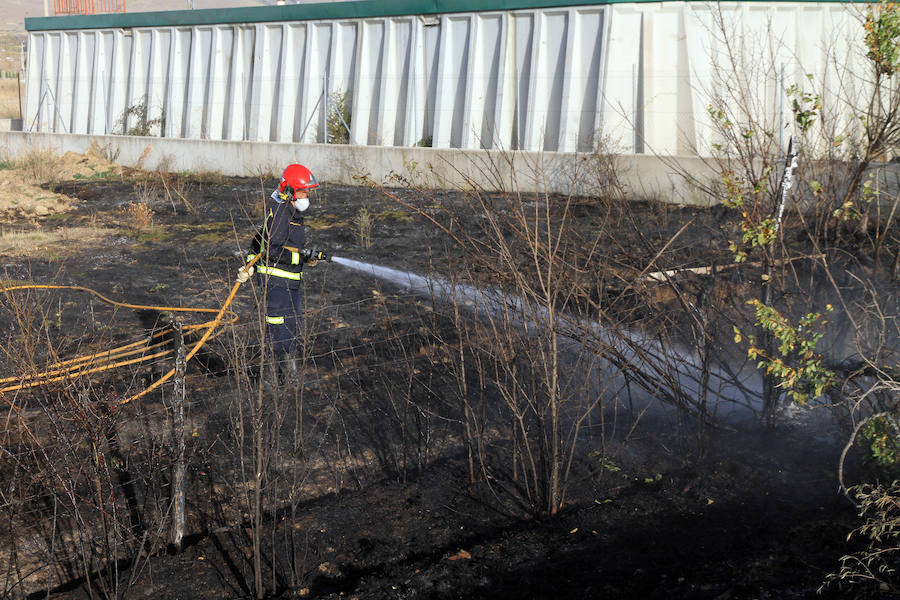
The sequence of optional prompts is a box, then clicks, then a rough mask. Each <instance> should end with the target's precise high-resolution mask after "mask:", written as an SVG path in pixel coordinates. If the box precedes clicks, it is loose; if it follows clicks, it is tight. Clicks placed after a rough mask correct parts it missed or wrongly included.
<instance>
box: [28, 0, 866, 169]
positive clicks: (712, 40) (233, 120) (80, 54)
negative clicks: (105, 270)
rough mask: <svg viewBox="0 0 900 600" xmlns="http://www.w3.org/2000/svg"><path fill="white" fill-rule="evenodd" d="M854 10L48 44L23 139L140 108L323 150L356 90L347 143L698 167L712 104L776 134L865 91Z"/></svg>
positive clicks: (274, 26)
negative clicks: (342, 101) (794, 88)
mask: <svg viewBox="0 0 900 600" xmlns="http://www.w3.org/2000/svg"><path fill="white" fill-rule="evenodd" d="M854 10H856V9H853V8H852V7H848V6H846V5H842V4H838V3H821V4H814V3H792V2H731V3H723V4H718V5H716V4H711V3H699V2H696V3H695V2H659V3H617V4H609V5H607V4H594V5H585V6H576V7H571V8H547V9H529V10H517V11H497V10H493V11H490V12H474V13H452V14H444V15H439V16H427V17H422V16H415V15H412V16H392V17H367V18H361V19H340V20H335V21H292V22H285V23H282V22H261V23H257V24H241V23H235V24H224V25H194V26H175V27H171V26H166V27H163V26H160V27H143V28H135V29H133V30H131V29H127V30H120V29H98V30H78V31H39V32H32V33H30V34H29V43H28V53H29V54H28V58H29V60H28V69H27V74H26V78H27V85H26V90H27V93H26V99H25V127H26V128H28V129H32V130H35V131H49V132H71V133H81V134H95V135H101V134H105V133H121V132H123V131H127V130H128V129H130V128H133V127H135V126H136V125H137V124H138V117H139V116H140V112H139V110H136V109H138V108H140V107H145V109H146V112H145V118H146V119H147V120H148V121H150V122H151V123H157V124H161V125H162V127H160V126H159V125H156V126H155V127H153V128H152V129H151V135H164V136H171V137H184V138H193V139H213V140H234V141H261V142H288V143H297V142H302V143H312V142H325V141H326V139H325V136H326V126H325V121H326V118H327V117H328V114H329V111H330V110H331V109H332V108H333V101H332V98H333V94H346V95H347V99H348V102H349V105H350V117H351V142H352V143H355V144H369V145H385V146H413V145H416V144H418V143H422V144H425V145H432V146H434V147H438V148H464V149H480V148H484V149H522V150H532V151H564V152H572V151H589V150H591V149H592V148H594V147H595V144H596V143H597V142H598V140H600V139H604V140H605V141H606V142H607V143H608V144H609V146H610V147H611V148H612V149H615V150H619V151H631V152H644V151H647V150H652V151H653V152H658V153H662V154H684V153H700V154H706V153H708V152H709V149H710V148H711V147H712V145H713V144H715V143H717V140H716V139H715V137H714V136H715V128H714V127H713V123H712V120H711V118H710V116H709V113H708V110H707V107H708V105H709V104H710V102H717V103H721V102H722V101H724V100H726V99H727V98H728V97H729V96H731V97H734V96H737V97H739V98H741V99H742V100H743V102H744V104H745V108H748V109H749V110H748V111H744V112H745V113H747V114H743V115H741V114H738V113H739V112H740V111H738V112H737V113H736V114H735V117H736V118H741V117H744V118H747V119H749V118H750V114H749V113H753V115H755V118H758V119H761V120H764V121H765V123H766V124H767V125H769V126H772V127H773V128H774V129H776V130H778V129H779V126H780V125H783V124H785V123H789V122H790V111H789V109H788V107H789V106H790V103H789V99H788V98H787V97H786V93H785V90H786V88H787V86H789V85H791V84H793V83H796V84H798V85H799V86H800V87H801V89H806V88H804V82H805V81H807V79H806V75H807V74H808V73H809V74H812V75H813V80H814V81H813V83H815V84H816V85H818V86H820V87H823V88H824V89H825V90H826V92H825V94H824V95H823V99H822V100H823V104H824V106H825V107H826V108H827V109H828V110H829V111H831V112H833V113H836V112H840V111H842V110H843V111H846V110H847V107H846V99H847V98H852V97H855V96H856V95H859V94H860V93H862V92H864V91H865V86H866V83H865V81H864V80H863V79H862V77H861V73H862V72H863V69H862V66H863V65H864V58H863V56H864V49H863V48H861V47H860V43H859V39H860V37H861V36H860V35H856V38H855V39H856V40H857V41H849V40H850V38H851V37H853V36H852V35H851V34H852V33H853V32H854V31H855V32H856V33H857V34H859V31H858V29H859V27H860V26H859V21H858V15H856V14H855V13H854V12H853V11H854ZM718 11H721V13H719V12H718ZM718 14H721V17H722V18H721V20H719V19H718V18H717V15H718ZM729 54H730V55H736V56H739V57H740V61H739V63H740V65H741V66H740V68H739V69H734V68H732V65H730V64H729V63H728V59H727V57H728V56H729ZM808 89H809V90H812V84H810V86H809V88H808ZM326 100H327V101H326ZM126 113H128V114H130V117H129V118H128V119H127V121H125V122H123V116H124V115H125V114H126ZM785 138H786V136H785ZM783 141H784V143H786V139H785V140H783Z"/></svg>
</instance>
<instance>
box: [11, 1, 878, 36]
mask: <svg viewBox="0 0 900 600" xmlns="http://www.w3.org/2000/svg"><path fill="white" fill-rule="evenodd" d="M659 1H660V0H607V1H606V2H584V0H580V1H579V0H492V1H490V0H489V1H487V2H486V1H485V0H356V1H353V2H321V3H316V4H291V5H284V6H241V7H236V8H206V9H199V10H167V11H158V12H140V13H105V14H99V15H66V16H59V17H29V18H26V19H25V29H26V30H27V31H59V30H68V29H109V28H130V27H173V26H189V25H221V24H227V23H267V22H284V21H312V20H319V19H364V18H372V17H396V16H402V15H435V14H444V13H459V12H487V11H498V10H520V9H529V8H561V7H568V6H604V5H607V4H623V3H645V2H646V3H649V2H659ZM662 1H670V0H662ZM678 1H681V0H678ZM744 1H751V2H765V1H770V2H771V1H773V0H744ZM774 1H783V0H774ZM793 1H796V0H793ZM801 1H802V0H801ZM866 1H867V0H849V2H848V0H816V2H811V3H813V4H815V3H820V2H824V3H834V2H848V3H858V2H866Z"/></svg>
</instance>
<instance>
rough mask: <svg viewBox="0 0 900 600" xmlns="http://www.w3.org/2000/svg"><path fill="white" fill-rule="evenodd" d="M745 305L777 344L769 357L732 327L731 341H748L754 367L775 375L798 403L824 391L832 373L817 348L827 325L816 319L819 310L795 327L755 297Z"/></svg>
mask: <svg viewBox="0 0 900 600" xmlns="http://www.w3.org/2000/svg"><path fill="white" fill-rule="evenodd" d="M747 304H749V305H751V306H753V307H754V308H755V310H756V323H755V324H756V325H757V326H759V327H760V328H762V330H763V331H767V332H769V333H770V334H772V335H773V336H774V338H775V340H776V341H777V343H778V346H777V348H776V351H777V355H775V356H770V355H768V354H767V353H766V351H765V350H764V349H763V348H760V347H759V346H757V344H756V339H755V338H754V337H753V336H745V335H744V334H743V333H741V331H740V329H738V328H737V327H734V334H735V335H734V341H735V342H736V343H740V342H742V341H743V340H744V339H746V340H747V341H748V342H749V348H748V349H747V356H748V357H749V358H750V359H751V360H756V361H757V368H759V369H763V370H765V372H766V374H768V375H773V376H775V377H776V379H777V381H778V387H780V388H781V389H783V390H785V392H786V393H787V395H788V397H790V398H791V400H793V401H794V402H797V403H798V404H805V403H806V402H807V401H809V400H810V398H816V397H818V396H821V395H822V394H823V393H825V391H826V390H827V389H828V387H830V386H831V384H832V383H833V381H834V373H832V372H831V371H829V370H828V369H826V368H825V367H824V366H823V365H822V355H821V354H819V353H818V352H817V351H816V346H817V344H818V343H819V340H820V339H821V338H822V335H823V334H824V332H823V328H824V326H825V324H826V322H825V321H820V320H819V319H820V318H821V317H822V313H818V312H814V313H809V314H807V315H805V316H804V317H802V318H801V319H800V322H799V324H798V325H796V326H795V325H793V324H792V323H791V322H790V320H789V319H788V318H787V317H785V316H784V315H782V314H781V313H780V312H778V310H777V309H775V308H774V307H771V306H766V305H765V304H763V303H762V302H760V301H759V300H757V299H753V300H750V301H748V302H747ZM826 310H827V311H828V312H831V311H832V310H833V308H832V306H831V305H830V304H829V305H827V306H826Z"/></svg>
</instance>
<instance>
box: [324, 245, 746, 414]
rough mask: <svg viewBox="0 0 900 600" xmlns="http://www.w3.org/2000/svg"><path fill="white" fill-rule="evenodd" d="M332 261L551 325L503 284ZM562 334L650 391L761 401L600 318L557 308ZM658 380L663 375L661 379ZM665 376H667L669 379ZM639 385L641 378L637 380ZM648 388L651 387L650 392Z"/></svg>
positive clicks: (683, 355)
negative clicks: (595, 350)
mask: <svg viewBox="0 0 900 600" xmlns="http://www.w3.org/2000/svg"><path fill="white" fill-rule="evenodd" d="M329 260H331V261H332V262H334V263H337V264H339V265H341V266H344V267H347V268H350V269H353V270H356V271H359V272H362V273H366V274H368V275H371V276H373V277H376V278H378V279H382V280H385V281H388V282H390V283H392V284H394V285H397V286H399V287H401V288H403V289H406V290H410V291H412V292H414V293H417V294H421V295H424V296H431V297H434V298H436V299H439V300H443V301H447V302H454V303H459V304H462V305H465V306H468V307H469V308H470V309H471V310H472V311H473V312H475V313H480V314H489V313H490V314H494V315H498V314H503V313H506V314H515V315H518V318H519V321H520V323H521V324H522V325H523V326H525V327H526V328H535V327H537V328H540V327H545V326H547V325H549V320H550V319H551V316H550V314H549V312H548V311H547V308H546V307H544V306H542V305H540V304H539V303H535V302H531V301H527V300H525V299H524V298H522V297H519V296H515V295H512V294H509V293H507V292H504V291H503V290H501V289H499V288H478V287H475V286H472V285H468V284H454V283H451V282H450V281H448V280H446V279H443V278H440V277H433V276H432V277H425V276H422V275H418V274H416V273H413V272H411V271H402V270H399V269H392V268H390V267H384V266H381V265H374V264H371V263H366V262H362V261H358V260H353V259H349V258H343V257H339V256H332V257H329ZM552 319H553V320H554V321H555V325H556V326H558V327H559V330H560V331H561V333H562V335H563V336H564V337H565V338H568V339H569V340H570V343H571V344H573V345H579V344H582V343H583V338H584V337H585V334H589V335H590V336H592V337H593V338H594V339H596V340H598V341H600V342H601V344H602V345H605V346H606V347H608V348H609V349H611V350H613V354H614V355H615V356H616V357H617V358H613V359H610V358H609V357H607V359H608V360H609V365H608V366H609V367H611V369H612V370H613V371H623V369H624V367H625V364H630V365H632V367H634V369H635V370H636V371H637V372H638V373H645V376H646V377H647V379H648V381H647V382H646V383H647V386H643V385H642V387H646V388H647V391H648V392H649V393H651V394H659V393H664V391H665V390H664V388H667V387H668V388H671V391H672V393H673V394H674V395H675V396H677V397H681V398H682V400H683V397H682V396H681V394H678V393H677V392H676V390H678V389H680V390H681V391H682V392H685V393H687V394H693V395H695V397H698V398H699V397H700V392H701V388H702V387H704V386H705V387H706V388H707V390H708V391H709V393H710V394H711V396H713V397H717V398H719V399H725V400H729V401H732V402H737V403H745V404H751V403H755V402H757V401H758V400H757V398H758V394H759V390H757V389H755V386H754V385H752V384H751V385H748V384H747V382H746V381H744V382H742V381H740V379H741V378H740V377H739V374H738V373H734V372H725V371H722V370H720V369H718V368H715V367H711V368H710V372H709V374H708V377H709V379H708V380H707V381H706V382H705V383H704V382H702V376H701V366H700V361H699V357H698V356H697V355H696V353H695V352H693V351H691V350H690V349H687V348H676V347H673V346H666V347H663V345H662V344H661V343H660V342H659V341H658V340H656V339H654V338H653V337H652V336H650V335H648V334H646V333H643V332H635V331H631V330H628V329H621V328H615V329H612V328H608V327H605V326H603V325H601V324H600V323H599V322H598V321H596V320H591V319H585V318H583V317H578V316H575V315H571V314H567V313H565V312H557V314H556V315H554V316H553V317H552ZM656 379H659V380H658V381H657V380H656ZM664 379H669V380H670V381H669V382H668V383H667V382H665V381H664ZM636 383H638V384H639V385H641V384H640V383H639V382H636ZM649 388H653V389H652V390H651V389H649Z"/></svg>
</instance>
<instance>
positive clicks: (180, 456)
mask: <svg viewBox="0 0 900 600" xmlns="http://www.w3.org/2000/svg"><path fill="white" fill-rule="evenodd" d="M172 343H173V344H174V346H175V392H174V397H173V399H172V408H173V416H172V449H173V450H174V452H175V459H174V464H173V466H172V545H173V546H174V547H175V550H176V551H178V550H181V541H182V539H183V538H184V473H185V442H184V395H185V386H184V373H185V368H186V363H187V361H186V360H185V350H184V334H183V332H182V328H181V321H180V320H179V319H173V320H172Z"/></svg>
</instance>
